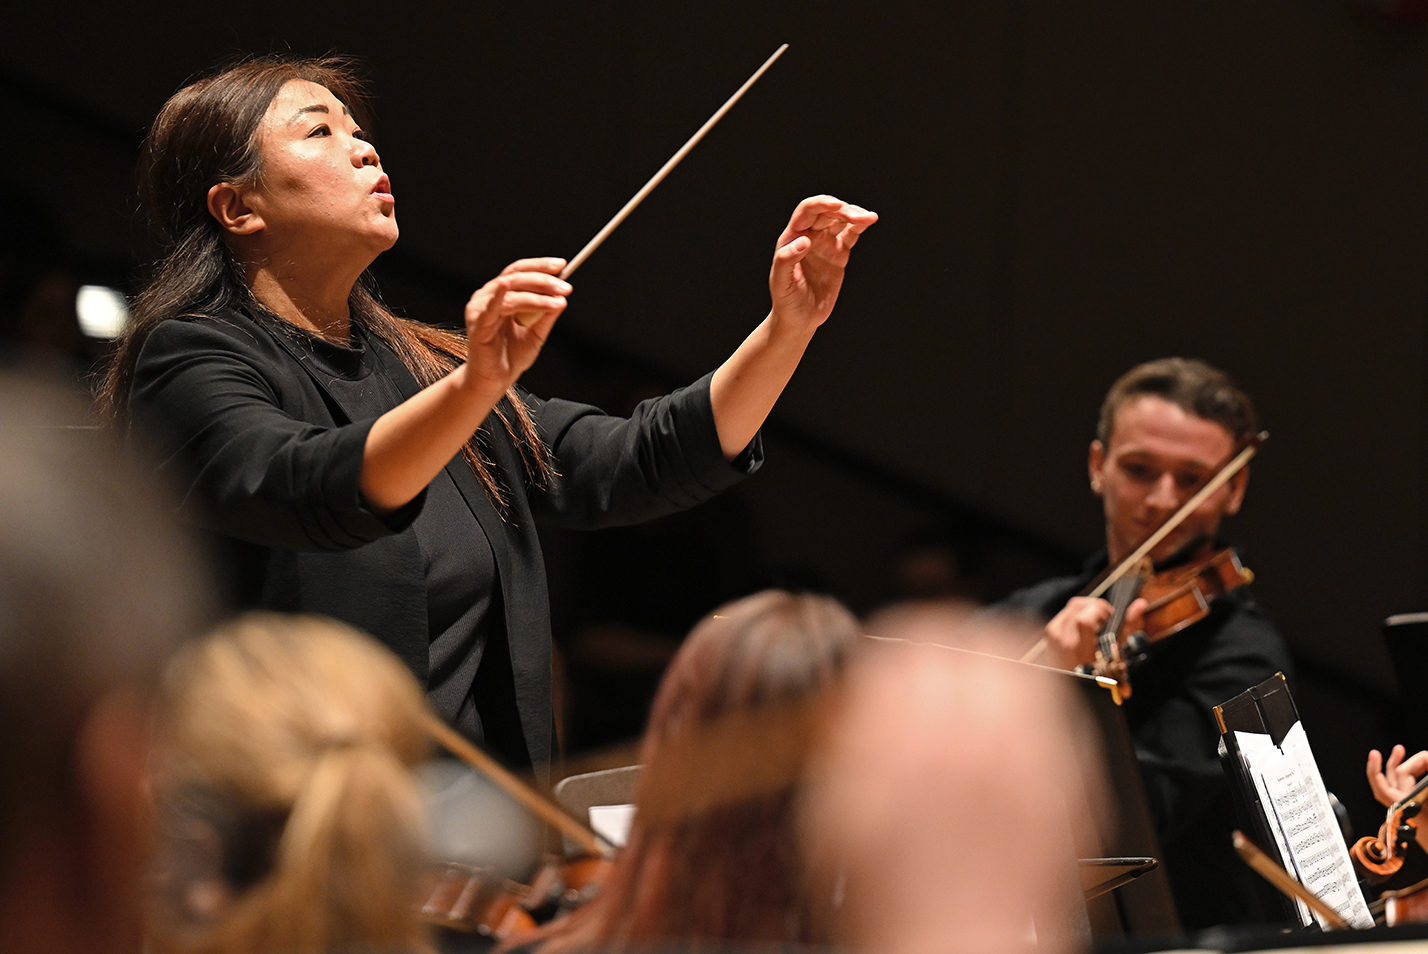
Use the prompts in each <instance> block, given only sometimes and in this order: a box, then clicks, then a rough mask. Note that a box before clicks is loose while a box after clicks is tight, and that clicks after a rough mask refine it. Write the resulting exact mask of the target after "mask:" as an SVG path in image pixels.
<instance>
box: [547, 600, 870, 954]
mask: <svg viewBox="0 0 1428 954" xmlns="http://www.w3.org/2000/svg"><path fill="white" fill-rule="evenodd" d="M858 632H859V628H858V623H857V621H856V620H855V619H854V617H853V616H852V614H850V613H849V612H848V611H847V610H846V609H844V608H843V607H842V606H841V605H839V604H838V603H837V602H836V601H834V600H832V599H830V598H827V597H820V596H808V595H793V594H790V593H786V592H782V591H776V590H770V591H765V592H762V593H758V594H755V595H754V596H750V597H746V598H744V599H742V600H738V601H736V602H733V603H730V604H728V605H726V606H723V607H721V608H720V609H718V610H716V611H715V612H714V613H713V614H711V615H709V616H707V617H705V618H704V619H703V620H702V621H701V622H700V623H699V624H698V625H697V626H695V628H694V630H693V631H692V632H691V633H690V635H689V637H688V639H687V640H686V641H685V643H684V645H683V646H682V647H681V648H680V650H679V652H678V653H677V654H676V655H675V658H674V660H673V662H672V663H671V664H670V667H669V669H668V671H667V672H666V673H665V677H664V680H663V681H662V682H661V684H660V687H659V691H658V693H657V695H656V698H655V703H654V708H653V711H652V712H651V715H650V723H649V729H648V731H647V732H646V735H645V738H644V744H643V748H642V750H641V760H642V763H643V765H644V769H643V770H642V772H641V776H640V782H639V786H638V788H637V790H636V793H635V805H636V810H635V819H634V822H633V824H632V827H631V829H630V833H629V839H628V841H627V843H626V845H625V848H624V849H623V850H622V851H621V853H620V854H619V856H618V857H617V859H616V861H615V864H614V868H613V871H612V872H611V874H610V876H609V878H608V879H607V880H606V881H605V883H604V885H603V886H602V888H601V892H600V894H599V895H598V896H597V897H596V898H595V899H594V900H593V901H591V902H590V903H589V904H587V905H586V906H585V907H583V908H580V909H579V910H577V911H576V912H574V913H573V914H572V915H570V916H569V917H567V918H565V919H563V920H561V921H557V922H555V923H554V924H552V925H550V926H548V927H547V928H546V929H544V931H543V933H542V934H541V935H540V936H541V937H542V938H543V939H544V940H543V943H541V944H540V946H539V947H538V948H537V950H539V951H540V952H541V954H558V952H564V951H596V950H599V951H621V950H629V949H633V948H641V947H650V946H652V945H657V944H670V943H673V944H674V945H675V946H677V947H681V948H683V947H711V946H712V947H720V946H730V947H732V946H737V945H740V944H764V945H767V944H785V943H801V944H818V943H824V942H826V941H827V940H828V934H827V926H828V921H829V908H830V906H831V902H832V897H833V891H832V890H831V887H828V886H827V885H824V886H823V887H820V886H819V885H817V884H815V883H813V882H812V881H810V880H809V878H808V876H807V873H806V872H805V870H804V865H803V863H802V860H801V858H800V853H799V849H798V837H797V831H796V806H797V801H798V798H799V792H800V779H801V777H802V774H803V769H804V765H805V763H806V761H807V758H808V756H809V753H810V751H811V750H812V747H813V741H814V737H815V734H816V731H817V727H818V725H819V723H820V722H821V721H822V717H823V716H824V714H825V712H826V703H827V702H828V701H829V700H830V699H831V697H832V695H833V693H832V690H833V689H834V687H835V686H836V685H837V684H838V682H839V677H840V674H841V673H842V671H843V669H844V666H845V663H846V661H847V659H848V657H849V654H850V653H851V652H852V650H853V647H854V645H855V644H856V642H857V640H858Z"/></svg>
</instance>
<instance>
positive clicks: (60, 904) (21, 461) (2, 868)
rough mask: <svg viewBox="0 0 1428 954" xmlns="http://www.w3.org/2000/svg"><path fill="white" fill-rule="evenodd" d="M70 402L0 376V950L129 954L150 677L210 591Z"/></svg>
mask: <svg viewBox="0 0 1428 954" xmlns="http://www.w3.org/2000/svg"><path fill="white" fill-rule="evenodd" d="M76 403H77V402H76V399H75V398H74V397H73V395H72V394H70V393H66V392H62V391H60V390H57V389H51V388H49V387H45V386H41V385H38V384H36V383H34V382H25V381H21V380H18V379H14V378H0V766H4V767H3V769H0V950H5V951H26V952H49V951H84V952H85V954H95V952H107V951H137V950H139V947H140V930H139V924H140V920H139V910H140V903H139V882H140V878H141V875H142V871H143V864H144V857H145V851H146V848H147V845H148V832H147V819H148V814H147V812H146V811H145V801H144V792H143V788H142V781H143V776H144V772H145V770H146V767H147V757H148V726H149V711H148V704H149V701H150V698H151V690H152V689H153V687H154V684H155V683H156V682H157V677H158V673H159V671H160V669H161V668H162V666H163V664H164V663H165V661H167V659H168V657H169V655H170V653H171V652H172V650H173V649H174V648H175V647H176V646H177V645H178V643H179V642H180V641H181V640H182V639H183V638H185V637H187V636H189V635H191V634H192V633H195V632H197V631H198V630H200V629H201V628H202V627H203V626H204V625H205V623H206V619H207V612H208V603H207V600H208V589H207V585H208V584H207V580H206V579H205V578H204V576H203V573H202V571H201V569H200V567H201V566H202V563H201V561H200V560H199V559H198V557H197V555H196V553H195V552H194V550H193V549H192V548H191V547H190V546H189V544H188V541H187V539H186V538H185V537H184V536H183V535H182V533H181V532H180V531H179V530H178V529H177V528H176V527H175V526H174V525H173V524H172V523H171V522H170V519H169V517H170V515H171V514H172V512H173V509H174V508H173V505H172V504H171V503H168V502H165V501H162V500H161V499H160V495H159V494H157V493H156V492H155V491H154V490H153V489H152V488H151V487H150V486H148V481H147V479H146V478H142V477H140V476H139V475H138V471H137V470H136V468H134V467H133V466H132V465H131V464H130V462H129V461H128V460H127V459H126V458H125V457H124V456H123V455H121V454H120V453H118V452H117V451H116V449H115V448H113V447H111V446H109V445H108V443H107V441H106V439H105V437H104V436H103V435H101V434H98V433H96V432H95V431H92V430H89V429H85V428H72V427H65V426H62V425H63V424H66V423H68V422H71V421H74V420H83V419H84V418H85V417H86V414H85V412H84V410H83V409H82V408H80V407H76V406H75V405H76Z"/></svg>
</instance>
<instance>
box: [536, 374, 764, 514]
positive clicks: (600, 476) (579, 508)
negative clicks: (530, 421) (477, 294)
mask: <svg viewBox="0 0 1428 954" xmlns="http://www.w3.org/2000/svg"><path fill="white" fill-rule="evenodd" d="M711 377H712V375H705V376H704V377H703V378H701V379H699V380H698V381H696V382H695V383H694V384H691V385H689V386H688V387H685V388H680V389H679V390H677V391H675V392H673V393H671V394H667V395H665V396H664V397H659V398H653V399H651V400H648V401H644V402H642V403H641V404H640V405H639V406H638V407H636V408H635V410H634V412H633V413H632V414H631V415H630V417H629V418H622V417H615V416H612V415H609V414H606V413H605V412H603V411H601V410H600V409H599V408H596V407H592V406H590V405H588V404H577V403H574V402H571V401H559V400H548V401H543V400H540V399H539V398H535V397H532V396H528V395H527V396H525V397H526V399H527V402H528V404H529V406H530V408H531V413H532V416H533V418H534V419H535V422H536V427H537V430H538V432H539V433H540V435H541V438H542V439H543V440H544V441H545V443H546V446H547V447H548V448H549V449H550V452H551V458H552V464H553V466H554V469H555V476H554V477H553V478H552V481H551V485H550V486H549V487H548V488H546V489H545V490H543V491H538V492H536V493H535V494H533V495H532V500H531V503H532V509H533V510H534V511H535V514H536V516H537V518H539V519H541V520H542V521H543V522H546V523H551V524H554V525H557V526H564V527H574V528H583V529H593V528H597V527H605V526H619V525H624V524H631V523H637V522H639V521H641V520H648V519H651V518H654V517H658V516H663V515H664V514H668V513H673V512H674V511H677V510H684V509H687V508H689V507H693V506H695V505H696V504H700V503H703V502H704V501H706V500H708V499H710V498H711V497H713V496H714V495H715V494H718V493H719V492H720V491H723V490H725V489H727V488H729V487H731V486H733V485H734V484H736V483H738V482H739V481H741V480H743V479H744V478H745V477H746V476H748V475H749V474H752V473H753V472H754V471H756V470H757V469H758V468H759V467H760V466H761V465H762V463H763V444H762V440H761V438H760V437H758V436H756V437H755V438H754V440H753V441H752V442H751V443H750V444H749V446H748V447H747V448H745V449H744V451H743V452H742V453H741V454H740V455H739V456H738V457H736V458H735V459H734V460H733V461H728V460H725V459H724V452H723V451H722V450H721V448H720V446H719V434H718V432H717V430H716V429H715V426H714V409H713V406H712V405H711V404H710V401H709V381H710V378H711Z"/></svg>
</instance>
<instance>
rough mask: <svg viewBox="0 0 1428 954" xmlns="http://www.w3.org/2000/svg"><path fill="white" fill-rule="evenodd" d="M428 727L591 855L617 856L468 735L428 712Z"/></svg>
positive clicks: (455, 752)
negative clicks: (469, 738)
mask: <svg viewBox="0 0 1428 954" xmlns="http://www.w3.org/2000/svg"><path fill="white" fill-rule="evenodd" d="M424 727H425V729H426V732H427V734H428V735H430V736H431V737H432V738H433V739H435V740H436V741H437V742H438V743H439V744H440V745H441V747H442V748H444V749H446V750H447V751H448V752H450V753H451V754H452V755H455V756H456V757H457V758H459V759H461V761H463V762H465V763H466V764H467V765H469V766H471V767H472V768H474V769H475V770H476V771H478V772H480V773H481V774H482V775H485V776H486V777H487V778H489V779H490V780H491V781H492V782H494V783H495V784H496V786H497V787H498V788H500V789H501V790H502V791H503V792H505V793H506V794H507V795H509V796H511V797H512V798H514V799H515V800H516V801H517V802H519V803H520V804H522V805H524V806H525V807H526V808H528V809H529V810H530V811H531V812H532V813H533V814H534V815H535V816H536V817H537V818H539V819H541V820H542V821H544V822H546V823H547V824H549V825H550V826H551V827H553V828H555V829H556V830H557V831H559V832H561V833H563V834H566V835H569V836H570V837H571V838H572V839H573V840H574V841H575V842H576V844H578V845H580V847H582V848H584V849H585V850H586V851H588V852H590V853H591V854H595V855H599V856H600V857H602V858H611V857H614V854H615V849H614V848H613V847H612V846H611V845H610V844H609V843H608V842H607V841H605V840H604V839H603V838H601V837H600V836H599V835H597V834H596V833H595V832H594V831H592V830H591V829H590V828H589V826H587V825H583V824H581V823H580V822H579V821H578V820H577V819H575V818H573V817H571V815H570V814H569V813H568V812H566V811H564V810H563V809H562V808H560V807H559V806H558V805H555V804H554V803H552V802H550V801H549V800H547V799H545V798H542V797H541V796H540V794H539V793H537V792H536V791H535V790H534V789H532V788H531V787H530V786H529V785H527V784H525V783H524V782H522V781H521V780H520V779H518V778H516V776H514V775H512V774H511V773H510V772H509V771H507V770H506V769H505V768H504V767H503V766H502V765H501V764H500V763H499V762H497V761H496V760H495V759H493V758H491V756H489V755H487V754H486V753H485V752H482V751H481V750H480V749H478V748H477V747H476V746H474V745H472V744H471V743H470V742H468V741H467V740H466V737H465V736H464V735H462V734H461V733H460V732H457V731H456V730H455V729H453V728H452V727H451V726H449V725H447V724H446V723H445V722H443V721H441V719H440V718H438V717H437V716H435V715H428V716H427V717H426V721H425V726H424Z"/></svg>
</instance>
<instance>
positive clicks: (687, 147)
mask: <svg viewBox="0 0 1428 954" xmlns="http://www.w3.org/2000/svg"><path fill="white" fill-rule="evenodd" d="M786 49H788V44H787V43H785V44H783V45H782V46H780V47H779V48H778V49H776V50H774V51H773V54H772V55H771V56H770V57H769V58H768V59H766V60H764V64H763V65H762V66H760V67H759V68H758V69H756V70H754V74H753V75H752V76H750V77H749V78H748V79H746V80H744V85H743V86H740V87H739V88H738V89H736V90H735V91H734V95H733V96H730V97H729V98H728V99H727V100H725V101H724V105H723V106H720V107H719V108H718V109H716V110H715V111H714V115H713V116H710V117H709V119H708V120H707V121H706V122H705V123H704V125H703V126H700V127H699V130H698V131H697V132H695V134H694V135H692V136H690V137H689V141H688V142H686V143H685V144H684V145H682V146H680V147H679V150H678V151H677V152H676V153H675V154H674V155H672V156H670V157H669V161H668V162H666V163H665V164H664V165H663V166H661V167H660V169H659V171H658V172H656V173H655V174H654V175H652V176H650V181H648V182H646V183H645V184H644V185H643V186H641V187H640V191H638V192H636V193H635V194H634V196H632V197H631V198H630V201H628V202H626V203H625V206H624V208H622V209H621V210H620V211H618V212H616V213H615V217H614V218H612V219H611V220H610V221H608V222H606V223H605V227H604V228H602V229H601V230H600V231H598V232H596V233H595V237H594V238H592V239H591V240H590V241H588V242H586V243H585V247H584V248H582V249H581V250H580V251H579V252H578V253H576V256H575V257H574V258H572V259H571V260H570V261H569V262H568V263H567V264H566V266H565V267H564V268H562V269H561V270H560V277H561V278H562V279H564V278H569V277H570V276H571V275H573V274H574V273H575V270H576V269H577V268H579V267H580V266H581V265H583V264H585V260H586V259H587V258H589V257H590V253H592V252H594V251H595V250H596V249H597V248H599V247H600V244H601V243H602V242H604V241H605V239H607V238H609V237H610V233H611V232H613V231H615V229H617V228H618V227H619V225H620V223H621V222H623V221H625V219H626V218H627V217H628V216H629V214H630V213H631V212H633V211H635V207H636V206H638V205H639V204H640V203H641V202H643V201H645V197H646V196H648V195H649V194H650V193H651V192H653V191H654V190H655V186H657V185H659V184H660V183H661V182H663V181H664V177H665V176H667V175H669V173H670V171H671V170H673V169H674V167H675V166H677V165H679V163H680V161H681V160H683V159H684V157H685V156H687V155H689V153H690V151H691V150H692V149H693V148H694V147H695V146H697V145H699V140H701V139H703V138H704V135H705V134H706V133H707V132H709V130H711V129H713V128H714V124H715V123H717V122H718V121H719V120H721V119H723V118H724V114H725V113H727V112H728V111H729V110H730V109H732V108H733V107H734V104H735V103H737V102H738V101H739V100H740V99H741V98H742V97H743V95H744V94H745V93H747V92H748V91H749V87H751V86H753V85H754V84H755V83H757V82H758V80H759V77H761V76H763V75H764V73H765V72H766V71H767V70H768V68H769V67H770V66H773V65H774V61H775V60H777V59H778V58H779V57H780V56H783V51H784V50H786ZM539 317H540V312H535V311H532V312H522V313H520V314H518V315H516V320H517V321H519V322H520V323H521V324H522V325H523V326H529V325H532V324H534V323H535V321H536V319H537V318H539Z"/></svg>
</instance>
